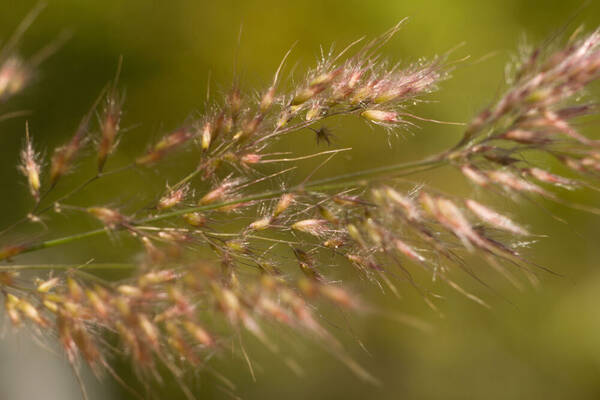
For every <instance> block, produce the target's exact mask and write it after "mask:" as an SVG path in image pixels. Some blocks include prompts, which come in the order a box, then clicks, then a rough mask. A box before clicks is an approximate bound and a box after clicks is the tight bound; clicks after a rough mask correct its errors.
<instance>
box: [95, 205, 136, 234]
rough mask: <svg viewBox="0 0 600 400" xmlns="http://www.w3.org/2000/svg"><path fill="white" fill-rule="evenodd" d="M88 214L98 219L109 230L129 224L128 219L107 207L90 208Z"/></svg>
mask: <svg viewBox="0 0 600 400" xmlns="http://www.w3.org/2000/svg"><path fill="white" fill-rule="evenodd" d="M87 212H89V213H90V214H92V215H93V216H94V217H96V218H98V219H99V220H100V221H102V223H103V224H104V225H106V226H107V227H108V228H109V229H115V228H117V227H119V226H122V225H123V224H125V223H126V222H127V217H125V216H124V215H122V214H121V213H119V212H118V211H115V210H112V209H110V208H106V207H90V208H88V209H87Z"/></svg>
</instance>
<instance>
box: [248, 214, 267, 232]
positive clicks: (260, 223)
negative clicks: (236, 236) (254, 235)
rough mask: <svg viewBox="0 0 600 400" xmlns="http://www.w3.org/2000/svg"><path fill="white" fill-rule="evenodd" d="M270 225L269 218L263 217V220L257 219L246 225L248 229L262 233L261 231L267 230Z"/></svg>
mask: <svg viewBox="0 0 600 400" xmlns="http://www.w3.org/2000/svg"><path fill="white" fill-rule="evenodd" d="M270 224H271V217H263V218H259V219H257V220H256V221H254V222H252V223H251V224H250V225H248V228H250V229H253V230H256V231H262V230H263V229H267V228H268V227H269V225H270Z"/></svg>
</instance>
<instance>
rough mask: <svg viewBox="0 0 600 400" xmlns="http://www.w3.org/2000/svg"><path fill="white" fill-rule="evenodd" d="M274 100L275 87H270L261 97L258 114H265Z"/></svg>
mask: <svg viewBox="0 0 600 400" xmlns="http://www.w3.org/2000/svg"><path fill="white" fill-rule="evenodd" d="M274 98H275V86H271V87H270V88H269V89H268V90H267V91H266V92H265V94H264V95H263V97H262V98H261V100H260V112H261V113H263V114H264V113H266V112H267V111H268V110H269V108H271V105H272V104H273V100H274Z"/></svg>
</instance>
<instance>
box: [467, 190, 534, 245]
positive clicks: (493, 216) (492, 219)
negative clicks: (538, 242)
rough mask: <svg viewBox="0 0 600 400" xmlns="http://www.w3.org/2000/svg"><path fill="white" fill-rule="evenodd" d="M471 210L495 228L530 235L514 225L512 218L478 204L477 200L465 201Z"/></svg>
mask: <svg viewBox="0 0 600 400" xmlns="http://www.w3.org/2000/svg"><path fill="white" fill-rule="evenodd" d="M465 204H466V205H467V207H469V210H471V211H473V213H474V214H475V215H477V216H478V217H479V218H480V219H481V220H482V221H485V222H487V223H488V224H490V225H492V226H493V227H495V228H498V229H502V230H504V231H507V232H511V233H514V234H517V235H521V236H527V235H529V232H527V230H525V229H524V228H522V227H520V226H519V225H517V224H516V223H514V222H513V221H512V220H511V219H510V218H508V217H505V216H504V215H501V214H498V213H497V212H495V211H494V210H492V209H490V208H488V207H486V206H484V205H483V204H480V203H478V202H476V201H475V200H471V199H468V200H466V201H465Z"/></svg>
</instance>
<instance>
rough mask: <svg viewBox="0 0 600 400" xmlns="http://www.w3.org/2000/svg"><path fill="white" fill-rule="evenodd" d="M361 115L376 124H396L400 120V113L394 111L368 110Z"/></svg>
mask: <svg viewBox="0 0 600 400" xmlns="http://www.w3.org/2000/svg"><path fill="white" fill-rule="evenodd" d="M360 116H361V117H363V118H365V119H367V120H369V121H371V122H373V123H376V124H384V125H385V124H394V123H397V122H400V119H399V118H398V113H396V112H394V111H383V110H366V111H363V112H362V113H361V114H360Z"/></svg>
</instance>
